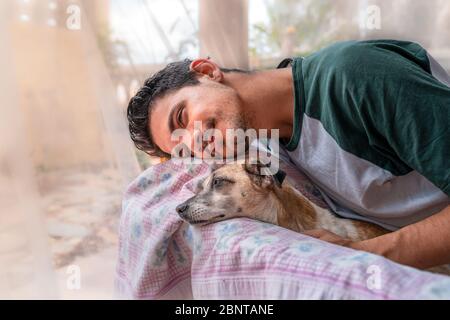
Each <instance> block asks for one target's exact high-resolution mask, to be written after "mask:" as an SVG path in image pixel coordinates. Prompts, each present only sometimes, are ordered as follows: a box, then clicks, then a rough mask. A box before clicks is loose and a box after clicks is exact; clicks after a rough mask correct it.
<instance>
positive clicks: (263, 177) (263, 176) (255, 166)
mask: <svg viewBox="0 0 450 320" xmlns="http://www.w3.org/2000/svg"><path fill="white" fill-rule="evenodd" d="M243 166H244V169H245V171H246V172H247V174H248V176H249V178H250V180H251V181H252V183H253V184H254V185H256V186H258V187H260V188H263V189H269V188H272V187H273V186H274V179H273V176H272V175H270V174H267V167H266V166H265V165H263V164H262V163H260V162H259V161H258V162H256V163H249V162H246V163H245V164H244V165H243Z"/></svg>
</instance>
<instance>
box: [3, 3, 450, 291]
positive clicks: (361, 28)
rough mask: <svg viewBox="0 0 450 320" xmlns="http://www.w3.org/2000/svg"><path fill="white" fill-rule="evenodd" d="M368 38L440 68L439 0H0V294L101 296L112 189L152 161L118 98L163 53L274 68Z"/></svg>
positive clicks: (448, 56)
mask: <svg viewBox="0 0 450 320" xmlns="http://www.w3.org/2000/svg"><path fill="white" fill-rule="evenodd" d="M370 38H397V39H406V40H413V41H416V42H419V43H420V44H422V46H424V47H425V48H426V49H428V50H429V51H430V52H431V53H432V55H434V56H435V58H436V59H437V60H438V61H439V62H440V63H441V64H442V65H443V66H444V67H445V68H446V69H447V70H450V1H448V0H227V1H223V0H78V1H77V0H70V1H69V0H67V1H66V0H59V1H58V0H2V1H0V44H1V50H0V70H1V74H0V98H1V100H0V298H6V299H18V298H32V299H36V298H42V299H47V298H56V299H79V298H83V299H93V298H101V299H109V298H112V297H113V287H114V273H115V263H116V255H117V244H118V238H117V226H118V223H119V219H120V213H121V197H122V193H123V191H124V188H125V187H126V185H127V184H128V183H129V182H131V180H133V179H134V178H135V177H136V176H137V175H138V174H139V172H141V171H142V170H144V169H145V168H147V167H148V166H150V165H152V164H154V163H156V162H158V161H159V159H150V158H149V157H148V156H146V155H145V154H143V153H141V152H137V151H136V150H135V149H134V148H133V146H132V144H131V141H130V139H129V137H128V132H127V123H126V118H125V111H126V106H127V102H128V100H129V98H130V97H131V96H132V95H133V94H134V93H135V92H136V90H137V89H138V88H139V86H140V85H141V84H142V82H143V81H144V80H145V79H146V78H147V77H149V76H151V75H152V74H153V73H154V72H156V71H157V70H159V69H160V68H162V67H163V66H164V65H165V64H167V63H168V62H171V61H175V60H180V59H183V58H187V57H189V58H195V57H198V56H202V57H206V56H210V57H211V58H213V59H214V60H215V61H216V62H218V63H219V64H220V65H221V66H223V67H230V68H231V67H238V68H243V69H266V68H274V67H275V66H276V65H277V63H278V62H279V61H281V60H282V59H283V58H285V57H289V56H295V55H307V54H309V53H311V52H314V51H316V50H318V49H320V48H322V47H324V46H326V45H328V44H331V43H333V42H335V41H338V40H349V39H370Z"/></svg>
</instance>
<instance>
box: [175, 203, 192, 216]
mask: <svg viewBox="0 0 450 320" xmlns="http://www.w3.org/2000/svg"><path fill="white" fill-rule="evenodd" d="M188 207H189V206H188V205H187V204H186V203H182V204H180V205H179V206H177V207H176V208H175V210H177V212H178V214H183V213H184V212H185V211H186V210H187V208H188Z"/></svg>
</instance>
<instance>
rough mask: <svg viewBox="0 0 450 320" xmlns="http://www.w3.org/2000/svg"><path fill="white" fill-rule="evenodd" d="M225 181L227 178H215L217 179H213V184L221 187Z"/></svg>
mask: <svg viewBox="0 0 450 320" xmlns="http://www.w3.org/2000/svg"><path fill="white" fill-rule="evenodd" d="M224 181H225V180H223V179H220V178H215V179H214V180H213V186H214V187H219V186H221V185H222V184H223V182H224Z"/></svg>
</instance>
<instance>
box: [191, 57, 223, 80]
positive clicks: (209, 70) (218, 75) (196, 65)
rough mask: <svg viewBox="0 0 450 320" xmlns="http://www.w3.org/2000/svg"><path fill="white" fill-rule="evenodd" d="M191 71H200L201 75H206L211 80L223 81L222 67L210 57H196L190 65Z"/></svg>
mask: <svg viewBox="0 0 450 320" xmlns="http://www.w3.org/2000/svg"><path fill="white" fill-rule="evenodd" d="M189 69H190V70H191V71H194V72H196V73H198V74H199V75H200V76H206V77H208V78H210V79H211V80H215V81H219V82H220V81H222V79H223V73H222V70H220V67H219V66H218V65H217V64H216V63H214V62H213V61H211V60H210V59H195V60H194V61H192V62H191V65H190V66H189Z"/></svg>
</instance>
